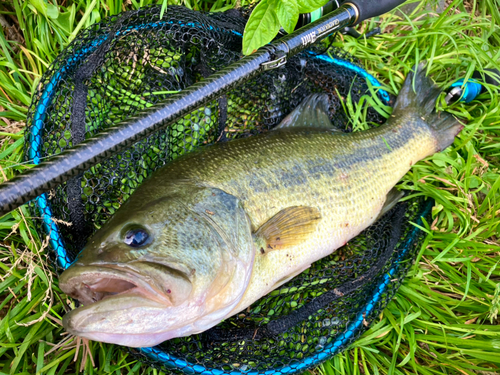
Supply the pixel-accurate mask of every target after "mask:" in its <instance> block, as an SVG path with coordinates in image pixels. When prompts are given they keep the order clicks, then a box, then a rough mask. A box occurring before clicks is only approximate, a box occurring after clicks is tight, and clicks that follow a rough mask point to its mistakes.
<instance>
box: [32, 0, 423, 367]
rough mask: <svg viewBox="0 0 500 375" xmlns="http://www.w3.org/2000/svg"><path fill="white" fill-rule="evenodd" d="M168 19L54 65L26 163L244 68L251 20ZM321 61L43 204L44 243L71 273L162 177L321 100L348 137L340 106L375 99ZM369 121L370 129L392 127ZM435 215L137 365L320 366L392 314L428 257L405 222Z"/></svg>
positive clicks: (84, 44) (138, 16) (146, 20)
mask: <svg viewBox="0 0 500 375" xmlns="http://www.w3.org/2000/svg"><path fill="white" fill-rule="evenodd" d="M159 14H160V8H159V7H149V8H144V9H141V10H138V11H132V12H126V13H123V14H121V15H119V16H115V17H112V18H109V19H106V20H104V21H102V22H101V23H99V24H96V25H93V26H92V27H90V28H89V29H87V30H85V31H83V32H82V33H81V34H80V35H79V37H78V38H77V39H75V41H73V42H72V43H71V44H70V45H69V46H68V47H67V48H66V49H65V50H64V51H63V52H62V53H61V54H60V55H59V56H58V58H57V59H56V60H55V61H54V62H53V64H52V65H51V67H50V69H49V70H48V71H47V72H46V73H45V74H44V76H43V77H42V79H41V82H40V85H39V88H38V90H37V92H36V93H35V95H34V98H33V102H32V104H31V107H30V110H29V115H28V123H27V134H28V136H27V137H26V144H25V155H26V159H27V160H30V161H39V160H42V159H43V158H44V157H47V156H50V155H54V154H58V153H60V152H61V151H63V150H64V149H66V148H68V147H72V146H74V145H76V144H78V143H80V142H82V141H83V140H85V139H86V138H89V137H92V136H93V135H95V134H97V133H99V132H102V131H105V130H106V128H107V127H110V126H112V125H115V124H117V123H118V122H121V121H123V120H126V119H127V118H129V117H131V116H133V115H134V114H135V113H137V112H138V111H139V110H141V109H143V108H146V107H149V106H152V105H154V104H155V103H157V102H159V101H161V100H163V99H165V98H167V97H169V96H170V95H173V94H175V93H177V92H178V91H180V90H182V89H184V88H186V87H188V86H189V85H191V84H193V83H195V82H197V81H200V80H202V79H204V78H205V77H208V76H209V75H211V74H213V73H214V72H217V71H219V70H221V69H222V68H223V67H225V66H227V65H229V64H230V63H232V62H234V61H237V60H238V59H240V58H241V57H242V56H241V52H240V51H241V42H242V33H243V30H244V26H245V22H246V19H245V14H243V13H240V12H239V11H236V10H231V11H228V12H224V13H215V14H203V13H199V12H194V11H190V10H188V9H186V8H181V7H175V6H169V8H168V12H167V13H166V15H165V16H164V17H163V18H162V19H160V18H159ZM322 48H323V47H322V46H318V47H316V48H315V49H313V50H308V51H304V52H302V53H301V54H299V55H297V56H295V57H292V58H290V59H289V61H288V63H287V64H286V65H285V66H283V67H281V68H279V69H275V70H272V71H268V72H265V73H263V74H261V75H259V76H257V77H255V78H253V79H251V80H250V81H248V82H246V83H244V84H241V85H240V86H238V87H237V88H235V89H233V90H232V91H230V92H228V93H227V94H225V95H222V96H221V97H219V98H218V99H217V100H214V101H212V102H210V103H209V104H208V105H205V106H200V107H199V108H198V109H196V110H194V111H193V112H191V113H190V114H189V115H187V116H185V117H184V118H182V119H179V120H178V121H177V122H176V123H174V124H173V125H172V126H170V127H168V128H167V129H165V130H163V131H160V132H157V133H156V134H153V135H152V136H150V137H148V138H147V139H145V140H143V141H141V142H138V143H136V144H135V145H133V146H132V147H130V148H129V149H127V150H126V151H124V152H121V153H120V154H118V155H116V156H114V157H112V158H110V159H108V160H107V161H106V162H103V163H100V164H98V165H96V166H94V167H92V168H90V169H89V170H87V171H86V172H84V173H82V174H80V175H78V176H76V177H74V178H72V179H71V180H69V181H68V182H66V183H64V184H62V185H60V186H59V187H58V188H56V189H54V190H53V191H51V192H50V193H49V194H47V195H46V197H44V198H43V199H42V198H40V199H37V202H36V203H35V202H33V203H32V204H31V206H30V207H31V209H32V211H33V212H32V214H33V216H34V217H42V218H45V219H43V220H41V221H40V223H41V224H40V233H42V235H43V236H45V234H46V233H47V232H48V231H52V232H54V231H57V233H58V236H57V237H54V236H53V240H52V241H51V245H52V247H53V248H54V254H55V255H56V256H57V257H59V258H60V259H61V258H64V259H65V262H66V263H65V264H69V263H71V261H72V260H73V259H74V258H75V256H76V254H78V252H79V251H80V250H81V249H82V248H83V246H84V245H85V243H86V241H87V239H88V238H89V236H91V235H92V234H93V233H94V232H95V231H97V230H98V229H99V228H100V227H101V226H102V225H103V224H104V223H105V222H106V221H107V220H108V219H109V218H110V217H111V216H112V215H113V214H114V212H116V210H117V209H118V208H119V207H120V205H121V204H122V203H123V202H124V201H125V200H126V199H127V198H128V197H129V196H130V194H132V193H133V192H134V190H135V189H136V188H137V186H139V185H140V184H141V183H142V181H144V179H145V178H147V177H148V176H149V175H150V174H151V173H152V172H153V171H155V170H156V169H158V168H159V167H161V166H163V165H164V164H165V163H168V162H169V161H171V160H173V159H175V158H176V157H178V156H180V155H182V154H184V153H187V152H190V151H192V150H193V149H195V148H197V147H201V146H204V145H208V144H213V143H215V142H228V141H231V140H232V139H236V138H242V137H248V136H252V135H254V134H258V133H261V132H265V131H268V130H270V129H272V128H273V127H274V126H276V125H277V124H278V123H279V122H280V121H281V120H282V119H283V118H284V117H285V116H286V115H287V114H288V113H289V112H290V111H291V110H293V109H294V108H295V107H296V106H297V105H298V104H299V103H300V102H301V101H302V100H303V99H304V98H305V97H306V96H307V95H309V94H311V93H314V92H320V93H321V92H323V93H326V94H328V96H329V99H330V118H331V120H332V123H333V124H334V125H335V126H336V127H338V128H339V129H341V130H343V131H352V127H351V123H350V121H349V118H348V117H347V115H346V114H345V111H344V109H343V106H342V104H341V101H340V100H339V97H341V98H343V99H344V100H349V101H352V103H358V102H359V100H360V98H361V97H362V96H363V95H369V91H368V86H367V83H366V79H365V77H363V76H362V75H361V74H359V71H360V70H359V66H360V65H359V62H358V61H357V60H356V59H354V58H353V57H351V56H348V55H347V54H345V53H344V52H341V51H340V50H336V49H333V48H330V49H329V50H328V52H329V54H327V53H325V51H323V50H322ZM320 52H321V53H320ZM332 57H333V58H332ZM339 62H340V63H339ZM366 110H367V111H368V115H367V118H368V120H369V122H370V123H371V124H373V125H376V124H380V123H382V122H383V121H384V117H382V116H381V115H380V114H379V113H377V112H376V111H375V110H373V109H372V108H367V109H366ZM428 210H429V203H428V202H424V201H412V202H410V203H405V204H400V205H398V206H397V207H396V208H394V209H393V210H392V211H391V212H390V213H388V214H387V215H386V216H385V217H384V218H383V219H382V220H380V221H379V222H378V223H377V224H375V225H374V226H372V227H370V228H369V229H368V230H367V231H365V232H364V233H363V234H362V235H361V236H359V237H357V238H356V239H355V240H353V241H352V242H351V243H349V244H348V245H346V246H345V247H344V248H342V249H339V250H337V251H336V252H335V253H334V254H333V255H331V256H330V257H327V258H325V259H323V260H321V261H319V262H317V263H315V264H314V265H313V266H312V267H311V268H310V269H309V270H307V271H306V272H304V273H302V274H301V275H299V276H297V277H296V278H294V279H293V280H291V281H290V282H288V283H287V284H285V285H284V286H282V287H281V288H279V289H277V290H275V291H273V292H272V293H271V294H269V295H268V296H265V297H264V298H262V299H261V300H259V301H258V302H256V303H255V304H254V305H253V306H251V307H250V308H249V309H247V310H245V311H244V312H241V313H240V314H238V315H236V316H234V317H232V318H230V319H227V320H225V321H224V322H223V323H221V324H220V325H219V326H217V327H215V328H213V329H212V330H210V331H208V332H205V333H203V334H200V335H194V336H191V337H187V338H180V339H174V340H170V341H168V342H165V343H163V344H162V345H159V346H157V347H155V348H147V349H145V350H142V351H141V352H140V353H139V352H138V351H137V350H134V351H133V352H134V353H137V354H138V355H140V356H141V358H142V359H143V360H147V361H149V362H150V363H151V364H152V365H154V366H160V367H163V368H168V369H171V370H173V371H182V372H185V373H206V374H211V373H213V374H222V373H230V372H243V373H247V372H252V373H255V372H266V371H281V372H283V373H286V372H298V371H302V370H305V369H306V368H309V367H311V366H314V365H317V364H318V363H320V362H321V361H323V360H325V359H327V358H328V357H330V356H332V355H333V354H335V353H338V352H339V351H340V350H342V349H345V348H346V347H347V345H348V344H349V343H350V342H352V340H354V339H355V338H356V337H357V336H358V335H359V334H361V333H362V332H363V331H364V330H365V329H366V328H367V327H368V325H369V323H370V321H371V320H372V319H373V318H374V317H375V316H377V314H379V313H380V311H381V310H382V309H383V308H384V306H385V305H386V304H387V303H388V301H389V300H390V298H391V297H392V296H393V294H394V293H395V291H396V290H397V287H398V286H399V284H400V282H401V278H402V277H403V275H404V274H405V272H406V270H407V268H408V265H409V264H410V262H409V260H410V259H412V256H413V255H414V251H415V248H416V247H417V246H418V240H419V236H420V232H419V231H418V230H415V228H414V227H413V226H412V225H410V224H409V221H413V222H419V220H420V219H419V218H420V216H421V215H423V214H426V213H428ZM51 218H53V219H56V220H51ZM64 223H71V225H66V224H64ZM54 238H56V239H55V240H54ZM56 263H57V262H56ZM387 275H389V276H390V277H389V276H387ZM367 296H368V297H367Z"/></svg>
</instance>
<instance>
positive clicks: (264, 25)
mask: <svg viewBox="0 0 500 375" xmlns="http://www.w3.org/2000/svg"><path fill="white" fill-rule="evenodd" d="M279 29H280V24H279V21H278V15H277V14H276V0H262V1H261V2H260V3H259V4H258V5H257V6H256V7H255V9H254V10H253V11H252V14H251V15H250V19H249V20H248V22H247V24H246V26H245V32H244V33H243V53H244V54H245V55H249V54H251V53H252V52H254V51H255V50H256V49H258V48H259V47H262V46H263V45H265V44H267V43H269V42H270V41H271V40H273V38H274V37H275V36H276V35H277V34H278V31H279Z"/></svg>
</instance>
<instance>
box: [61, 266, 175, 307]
mask: <svg viewBox="0 0 500 375" xmlns="http://www.w3.org/2000/svg"><path fill="white" fill-rule="evenodd" d="M144 279H145V278H144V277H141V275H140V274H138V273H136V272H134V271H132V270H130V269H126V268H123V267H118V266H114V265H106V266H75V267H74V268H69V269H68V270H66V271H64V272H63V273H62V275H61V277H60V279H59V287H60V288H61V290H62V291H63V292H64V293H65V294H67V295H68V296H70V297H72V298H75V299H77V300H78V301H80V302H81V303H82V304H83V305H85V306H87V305H90V304H97V303H99V302H101V301H104V300H107V299H109V298H118V297H123V296H124V295H132V294H133V295H141V296H142V297H145V298H147V299H150V300H152V301H155V302H158V303H159V304H163V305H165V306H171V305H172V303H171V301H170V299H169V298H168V297H166V296H165V292H164V291H163V290H162V288H160V287H159V286H158V285H155V284H157V283H155V282H151V283H150V282H147V281H145V280H144ZM150 281H152V280H150Z"/></svg>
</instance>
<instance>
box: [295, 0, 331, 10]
mask: <svg viewBox="0 0 500 375" xmlns="http://www.w3.org/2000/svg"><path fill="white" fill-rule="evenodd" d="M327 2H328V0H326V1H325V0H297V5H298V6H299V13H310V12H312V11H313V10H316V9H318V8H321V7H322V6H323V5H325V4H326V3H327Z"/></svg>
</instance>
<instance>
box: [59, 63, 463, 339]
mask: <svg viewBox="0 0 500 375" xmlns="http://www.w3.org/2000/svg"><path fill="white" fill-rule="evenodd" d="M440 93H441V90H440V89H439V88H438V87H437V86H436V85H435V84H434V83H433V82H432V80H431V79H430V78H429V77H427V76H426V75H425V65H424V64H420V65H418V66H415V67H414V68H413V70H412V71H411V72H410V73H409V74H408V76H407V78H406V80H405V82H404V84H403V87H402V89H401V91H400V93H399V95H398V98H397V101H396V103H395V106H394V109H393V112H392V115H391V116H390V117H389V119H388V121H387V122H386V123H385V124H383V125H381V126H379V127H376V128H372V129H369V130H366V131H359V132H354V133H344V132H342V131H338V130H336V129H335V128H334V127H333V126H332V124H331V122H330V119H329V116H328V107H329V103H328V97H327V96H326V94H312V95H310V96H308V97H307V98H306V99H305V100H304V101H303V102H302V103H301V104H300V105H299V106H298V107H297V108H296V109H295V110H294V111H292V112H291V113H290V114H289V115H288V116H287V117H285V118H284V120H283V121H282V122H281V123H280V124H279V125H278V126H277V127H276V128H274V129H273V130H271V131H269V132H266V133H263V134H259V135H255V136H252V137H247V138H243V139H237V140H233V141H230V142H225V143H218V144H214V145H211V146H206V147H201V148H198V149H197V150H195V151H193V152H191V153H188V154H185V155H183V156H180V157H179V158H177V159H175V160H173V161H172V162H170V163H168V164H166V165H165V166H163V167H161V168H160V169H158V170H157V171H155V172H154V173H152V175H151V176H150V177H149V178H148V179H146V180H145V181H144V182H143V183H142V184H141V185H140V186H139V187H138V188H137V190H136V191H135V192H134V193H133V194H132V195H131V196H130V198H129V199H128V200H127V201H126V202H125V203H124V204H123V205H122V206H121V207H120V208H119V209H118V210H117V212H116V213H115V215H114V216H113V217H112V218H110V219H109V220H108V221H107V222H106V223H105V224H104V225H103V226H102V228H101V229H99V230H98V231H97V232H96V233H95V234H94V235H93V236H92V237H91V238H90V240H89V241H88V243H87V244H86V246H85V247H84V249H83V250H82V252H81V253H80V254H79V255H78V257H77V259H76V260H75V262H74V263H73V264H72V265H71V266H70V267H69V268H68V269H67V270H65V271H64V272H63V273H62V274H61V276H60V280H59V286H60V288H61V290H62V291H63V292H64V293H66V294H67V295H68V296H70V297H72V298H74V299H77V300H78V301H80V302H81V304H82V306H80V307H78V308H76V309H74V310H72V311H70V312H68V313H67V314H66V315H65V316H64V318H63V326H64V328H65V329H66V331H68V332H69V333H71V334H73V335H76V336H80V337H83V338H88V339H91V340H95V341H101V342H107V343H114V344H119V345H124V346H128V347H149V346H154V345H157V344H160V343H161V342H164V341H166V340H170V339H173V338H176V337H183V336H189V335H193V334H197V333H201V332H203V331H206V330H208V329H210V328H211V327H214V326H215V325H217V324H218V323H220V322H221V321H222V320H224V319H227V318H228V317H230V316H232V315H234V314H236V313H238V312H240V311H242V310H244V309H246V308H247V307H248V306H250V305H251V304H252V303H253V302H255V301H257V300H258V299H259V298H261V297H262V296H264V295H266V294H268V293H269V292H271V291H272V290H274V289H276V288H278V287H279V286H281V285H283V284H284V283H286V282H287V281H289V280H290V279H292V278H293V277H295V276H296V275H298V274H300V273H301V272H303V271H304V270H306V269H307V268H308V267H310V265H311V264H312V263H313V262H315V261H317V260H319V259H321V258H323V257H325V256H327V255H330V254H331V253H332V252H334V251H335V250H336V249H338V248H340V247H342V246H343V245H345V244H346V243H347V241H349V240H350V239H352V238H353V237H355V236H356V235H358V234H359V233H360V232H362V231H363V230H364V229H365V228H367V227H368V226H370V225H371V224H373V223H374V222H375V221H376V220H377V219H378V218H379V217H380V216H381V215H382V214H383V213H384V212H386V211H387V210H388V209H389V208H390V207H392V206H393V205H394V204H395V203H396V202H397V201H398V199H399V198H400V195H399V194H398V193H397V190H395V185H396V184H397V183H398V181H399V180H400V179H401V178H402V177H403V176H404V175H405V174H406V173H407V172H408V171H409V170H410V168H411V167H412V166H413V165H414V164H415V163H417V162H418V161H419V160H421V159H423V158H425V157H427V156H429V155H432V154H434V153H436V152H440V151H442V150H444V149H445V148H446V147H448V146H449V145H451V144H452V143H453V141H454V139H455V136H456V135H457V134H458V133H459V132H460V131H461V130H462V128H463V125H461V124H460V123H459V122H458V121H457V120H456V119H455V118H454V117H453V116H452V115H451V114H450V113H447V112H437V111H436V109H435V103H436V99H437V98H438V96H439V95H440Z"/></svg>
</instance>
